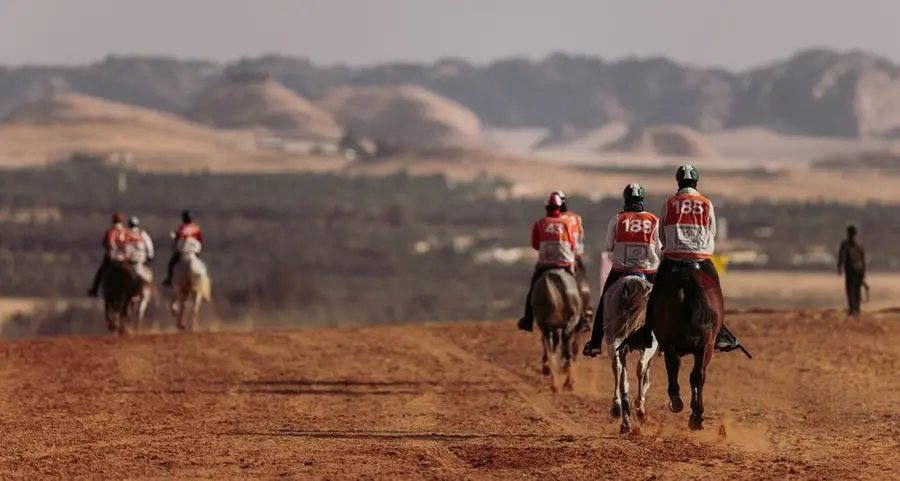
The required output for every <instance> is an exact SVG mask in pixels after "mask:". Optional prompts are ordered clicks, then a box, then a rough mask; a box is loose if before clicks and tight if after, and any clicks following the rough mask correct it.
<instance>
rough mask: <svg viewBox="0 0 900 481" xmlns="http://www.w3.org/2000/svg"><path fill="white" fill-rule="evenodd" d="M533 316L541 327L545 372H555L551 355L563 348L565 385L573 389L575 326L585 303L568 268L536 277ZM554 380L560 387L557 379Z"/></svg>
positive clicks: (554, 270)
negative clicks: (552, 368)
mask: <svg viewBox="0 0 900 481" xmlns="http://www.w3.org/2000/svg"><path fill="white" fill-rule="evenodd" d="M531 308H532V310H533V312H534V319H535V321H536V322H537V325H538V327H539V328H540V330H541V343H542V346H543V360H542V374H543V375H544V376H548V375H550V376H553V372H552V370H551V369H550V357H551V356H553V359H554V360H556V353H557V351H558V350H559V351H561V355H562V368H563V371H564V372H565V382H564V384H563V389H564V390H567V391H571V390H572V389H573V387H574V383H573V379H572V363H573V362H574V356H573V353H575V352H576V347H575V336H574V332H573V331H574V330H575V328H576V326H577V325H578V321H579V319H580V317H581V315H582V310H583V305H582V300H581V295H580V293H579V290H578V285H577V281H576V279H575V276H574V275H572V273H571V272H570V271H569V270H567V269H565V268H562V267H560V268H555V269H550V270H548V271H546V272H544V273H543V274H541V275H540V276H539V277H538V278H537V280H536V281H535V285H534V291H533V293H532V297H531ZM553 381H554V382H552V383H551V388H552V389H553V391H554V392H556V391H557V387H556V383H555V379H554V380H553Z"/></svg>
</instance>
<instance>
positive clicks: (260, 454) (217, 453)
mask: <svg viewBox="0 0 900 481" xmlns="http://www.w3.org/2000/svg"><path fill="white" fill-rule="evenodd" d="M891 316H893V317H891ZM898 319H900V318H898V317H897V315H896V314H894V315H883V316H874V315H873V316H871V317H869V318H867V319H864V320H863V321H861V322H858V323H855V322H851V321H847V320H844V319H842V318H841V317H840V316H838V315H837V314H833V313H822V312H791V313H781V314H743V315H734V316H731V318H730V319H729V321H728V323H729V325H730V326H731V327H732V329H733V330H734V331H735V332H736V333H737V334H738V335H740V336H741V338H742V339H743V340H744V342H745V343H746V344H747V345H748V346H749V347H750V348H751V350H752V351H753V353H754V355H755V357H754V359H753V360H747V359H745V358H744V357H743V356H742V355H741V354H739V353H728V354H717V355H716V356H715V357H714V358H713V361H712V363H711V365H710V368H709V380H708V384H707V391H706V402H707V429H706V430H704V431H701V432H696V433H692V432H690V431H689V430H688V429H687V418H688V414H687V412H684V413H681V414H677V415H676V414H672V413H669V412H668V410H667V409H666V408H665V405H666V401H665V368H664V365H663V363H662V359H661V358H656V359H655V361H654V363H653V371H652V383H653V385H652V387H651V392H650V397H649V400H648V406H649V409H650V414H651V416H652V418H651V419H650V420H649V421H648V423H647V424H646V425H645V426H643V428H642V431H641V432H640V434H637V435H632V436H630V437H626V438H622V437H620V436H619V435H618V424H617V423H616V422H612V421H611V420H610V419H609V418H608V414H607V413H608V411H609V402H610V401H609V399H610V384H611V383H610V377H611V374H610V372H609V367H608V361H607V359H606V358H605V357H604V358H602V360H597V359H580V360H579V361H578V362H579V364H578V365H577V366H578V372H577V374H578V378H577V384H576V392H574V393H565V394H559V395H554V394H552V393H551V392H550V391H549V389H548V384H547V382H546V381H544V380H542V379H541V376H540V375H539V367H540V363H539V353H540V351H539V342H538V338H537V337H536V335H528V334H525V333H520V332H518V331H516V330H515V327H514V325H513V324H512V323H509V322H506V323H465V324H457V325H415V326H414V325H406V326H390V327H372V328H348V329H335V330H323V331H305V332H256V333H249V334H248V333H241V334H238V333H218V334H205V333H204V334H176V335H171V334H163V335H140V336H134V337H131V338H126V339H117V338H113V337H101V338H56V339H50V340H34V341H16V342H2V343H0V431H2V433H3V435H2V436H3V450H2V452H0V477H2V478H4V479H9V478H15V477H25V478H43V479H60V478H73V477H80V478H83V477H101V478H113V479H123V478H130V479H148V478H162V477H175V478H179V479H185V478H217V479H236V478H244V479H246V478H273V477H287V478H294V479H300V478H302V479H360V478H366V479H448V480H449V479H454V480H456V479H620V478H625V477H627V478H628V479H701V478H707V479H754V480H758V479H842V480H847V479H876V478H879V479H890V478H897V477H900V467H898V466H897V462H898V460H900V454H898V451H897V448H898V439H900V414H898V406H900V377H898V376H897V372H900V348H898V341H900V323H898V322H897V321H898ZM685 362H686V364H688V365H689V364H690V361H688V360H686V361H685ZM632 365H633V361H632ZM632 379H633V374H632ZM635 388H636V387H635V385H634V383H633V384H632V389H635ZM682 392H683V393H685V394H687V393H688V392H689V391H688V387H687V372H686V371H683V373H682ZM686 401H687V399H686ZM723 424H725V425H726V428H727V433H728V435H727V437H726V438H724V439H722V438H720V437H719V436H718V431H719V427H720V426H721V425H723Z"/></svg>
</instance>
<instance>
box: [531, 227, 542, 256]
mask: <svg viewBox="0 0 900 481" xmlns="http://www.w3.org/2000/svg"><path fill="white" fill-rule="evenodd" d="M539 230H540V229H539V228H538V223H537V222H535V223H534V224H532V226H531V248H532V249H534V250H539V249H540V248H541V236H540V233H539Z"/></svg>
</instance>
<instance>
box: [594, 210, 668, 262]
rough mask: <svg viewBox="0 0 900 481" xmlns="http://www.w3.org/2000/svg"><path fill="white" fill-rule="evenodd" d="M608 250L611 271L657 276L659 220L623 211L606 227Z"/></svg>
mask: <svg viewBox="0 0 900 481" xmlns="http://www.w3.org/2000/svg"><path fill="white" fill-rule="evenodd" d="M607 238H608V240H607V244H612V245H611V246H610V245H608V246H607V249H608V250H611V251H612V263H613V268H614V269H616V270H620V271H621V270H635V271H638V272H642V273H652V272H656V269H657V268H658V267H659V261H660V259H659V253H660V250H659V249H660V241H659V218H658V217H656V215H654V214H652V213H650V212H646V211H641V212H632V211H622V212H619V213H618V214H616V215H615V216H614V217H613V218H612V219H611V220H610V225H609V226H608V233H607Z"/></svg>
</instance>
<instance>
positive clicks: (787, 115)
mask: <svg viewBox="0 0 900 481" xmlns="http://www.w3.org/2000/svg"><path fill="white" fill-rule="evenodd" d="M240 72H246V73H254V72H265V73H268V74H269V75H271V77H272V78H273V79H274V80H275V81H277V82H278V83H280V84H282V85H284V86H285V87H287V88H288V89H290V90H292V91H294V92H295V93H297V94H299V95H300V96H302V97H304V98H306V99H309V100H310V101H313V102H315V101H317V100H319V99H321V98H322V97H324V96H325V94H326V92H328V91H329V90H331V89H334V88H336V87H340V86H388V85H390V86H396V85H401V84H415V85H420V86H423V87H425V88H427V89H429V90H431V91H434V92H436V93H438V94H440V95H443V96H445V97H447V98H449V99H452V100H454V101H456V102H458V103H460V104H462V105H463V106H466V107H468V108H469V109H471V110H472V111H474V112H475V113H476V114H477V115H478V117H479V119H480V121H481V122H482V123H483V124H485V125H488V126H497V127H546V128H550V129H553V130H556V131H560V130H562V129H576V130H577V129H591V128H596V127H599V126H601V125H604V124H607V123H609V122H619V121H621V122H627V123H629V124H632V125H636V126H649V125H654V124H682V125H686V126H690V127H692V128H694V129H697V130H699V131H701V132H704V131H705V132H709V131H718V130H724V129H730V128H738V127H747V126H764V127H768V128H772V129H775V130H778V131H780V132H784V133H797V134H805V135H817V136H829V137H853V138H885V137H896V136H900V65H898V64H895V63H893V62H891V61H890V60H888V59H885V58H883V57H880V56H877V55H874V54H871V53H867V52H862V51H848V52H838V51H834V50H827V49H809V50H804V51H801V52H799V53H797V54H795V55H793V56H792V57H790V58H786V59H783V60H779V61H776V62H772V63H770V64H768V65H764V66H760V67H756V68H753V69H750V70H746V71H742V72H728V71H726V70H722V69H716V68H702V67H694V66H689V65H684V64H679V63H677V62H675V61H672V60H669V59H666V58H663V57H652V58H626V59H623V60H617V61H605V60H603V59H600V58H596V57H588V56H581V55H567V54H562V53H556V54H553V55H550V56H548V57H546V58H544V59H541V60H528V59H523V58H510V59H505V60H499V61H496V62H493V63H490V64H487V65H475V64H472V63H469V62H466V61H463V60H456V59H442V60H438V61H436V62H433V63H427V64H424V63H423V64H416V63H390V64H381V65H376V66H371V67H347V66H319V65H316V64H314V63H312V62H310V61H309V60H307V59H303V58H292V57H284V56H276V55H267V56H261V57H256V58H246V59H241V60H238V61H236V62H233V63H230V64H225V63H217V62H207V61H196V60H193V61H186V60H177V59H173V58H165V57H136V56H109V57H107V58H106V59H104V60H103V61H101V62H98V63H94V64H91V65H88V66H82V67H57V66H47V67H40V66H28V67H17V68H11V67H0V116H3V115H6V114H8V113H9V112H11V111H12V110H13V109H14V108H15V107H16V106H18V105H20V104H22V103H24V102H27V101H31V100H35V99H36V98H38V97H39V96H40V95H42V94H43V92H44V91H45V90H46V89H47V86H48V85H51V84H52V83H54V82H64V83H65V84H66V85H67V86H68V87H69V88H71V89H72V90H74V91H77V92H81V93H84V94H87V95H92V96H96V97H100V98H104V99H108V100H113V101H118V102H124V103H128V104H132V105H136V106H141V107H149V108H153V109H157V110H162V111H165V112H170V113H177V114H183V113H184V112H185V111H186V110H187V109H188V108H189V107H190V106H191V105H192V103H193V102H194V101H195V100H196V99H197V98H198V97H199V96H201V95H202V94H203V93H204V92H206V91H207V90H209V89H212V88H214V87H215V86H216V85H217V84H218V83H219V82H220V81H221V80H222V79H223V78H225V77H226V76H227V75H230V74H234V73H240Z"/></svg>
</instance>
